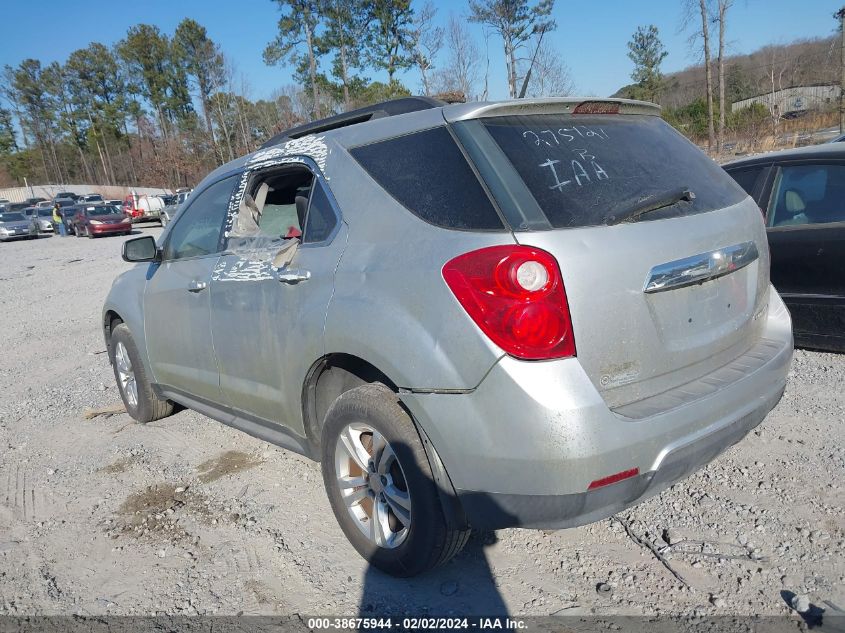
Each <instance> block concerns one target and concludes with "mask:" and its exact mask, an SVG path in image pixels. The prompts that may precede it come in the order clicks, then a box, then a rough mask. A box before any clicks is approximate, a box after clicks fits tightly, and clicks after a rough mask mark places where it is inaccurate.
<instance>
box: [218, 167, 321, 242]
mask: <svg viewBox="0 0 845 633" xmlns="http://www.w3.org/2000/svg"><path fill="white" fill-rule="evenodd" d="M313 179H314V176H313V175H312V174H311V171H310V170H308V169H306V168H304V167H301V166H296V167H283V168H282V169H281V170H279V171H270V172H267V173H262V174H259V176H258V178H257V179H255V180H254V181H253V183H252V186H251V187H250V190H249V193H248V194H247V195H245V196H244V197H243V200H242V201H241V204H240V208H239V209H238V216H237V218H236V219H235V223H234V226H233V227H232V233H231V236H230V240H229V247H230V248H237V247H238V244H239V243H240V242H239V241H238V240H241V241H242V240H244V239H248V238H254V237H265V238H270V239H271V240H278V239H284V238H289V237H301V236H302V233H303V228H304V226H305V216H306V213H307V210H308V200H309V198H310V196H311V183H312V181H313ZM232 238H234V240H233V239H232Z"/></svg>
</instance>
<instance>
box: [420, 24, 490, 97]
mask: <svg viewBox="0 0 845 633" xmlns="http://www.w3.org/2000/svg"><path fill="white" fill-rule="evenodd" d="M445 39H446V50H447V51H448V57H447V58H446V63H445V64H444V66H443V68H442V69H440V70H439V71H438V72H437V73H435V75H434V77H433V81H432V84H433V88H434V90H435V92H437V93H447V92H460V93H462V94H463V95H464V97H465V98H466V99H467V100H470V99H472V98H473V97H475V96H476V94H477V92H476V84H477V83H478V70H479V67H480V66H481V54H480V53H479V51H478V47H477V46H476V44H475V42H474V41H473V39H472V36H471V35H470V33H469V29H467V28H466V26H465V25H464V21H463V20H462V19H461V18H460V17H459V16H456V15H455V14H451V15H450V16H449V24H448V25H447V27H446V38H445Z"/></svg>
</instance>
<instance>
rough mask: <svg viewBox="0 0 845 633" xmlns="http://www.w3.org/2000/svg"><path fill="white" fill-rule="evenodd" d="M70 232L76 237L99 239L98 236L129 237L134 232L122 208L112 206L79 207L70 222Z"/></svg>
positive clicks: (130, 221)
mask: <svg viewBox="0 0 845 633" xmlns="http://www.w3.org/2000/svg"><path fill="white" fill-rule="evenodd" d="M70 230H71V231H72V232H73V234H74V235H76V237H83V236H85V235H87V236H88V237H97V236H98V235H114V234H116V233H120V234H122V235H129V234H130V233H131V232H132V220H130V219H129V218H128V217H126V215H125V214H124V213H123V211H122V210H121V209H120V207H115V206H112V205H106V204H99V205H86V206H82V207H79V208H78V209H77V211H76V213H75V214H74V216H73V218H72V219H71V221H70Z"/></svg>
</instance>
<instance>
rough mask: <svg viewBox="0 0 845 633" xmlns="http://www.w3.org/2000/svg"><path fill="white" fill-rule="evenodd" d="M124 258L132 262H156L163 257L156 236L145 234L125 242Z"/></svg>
mask: <svg viewBox="0 0 845 633" xmlns="http://www.w3.org/2000/svg"><path fill="white" fill-rule="evenodd" d="M121 255H122V256H123V260H124V261H127V262H130V263H137V262H156V261H159V260H160V259H161V256H160V252H159V250H158V246H157V245H156V241H155V238H154V237H153V236H152V235H143V236H141V237H136V238H135V239H132V240H126V241H125V242H124V243H123V252H122V253H121Z"/></svg>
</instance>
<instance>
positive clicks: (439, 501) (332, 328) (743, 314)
mask: <svg viewBox="0 0 845 633" xmlns="http://www.w3.org/2000/svg"><path fill="white" fill-rule="evenodd" d="M124 258H125V259H127V260H128V261H136V262H140V265H138V266H137V267H135V268H134V269H132V270H130V271H128V272H126V273H124V274H123V275H121V276H120V277H118V278H117V279H116V280H115V283H114V285H113V287H112V290H111V292H110V294H109V297H108V298H107V300H106V304H105V307H104V312H103V327H104V332H105V337H106V341H107V344H108V348H109V353H110V358H111V360H112V362H113V364H114V369H115V376H116V379H117V381H118V384H119V385H120V389H121V394H122V395H123V398H124V402H125V404H126V406H127V410H128V411H129V412H130V414H131V415H133V416H134V417H135V418H136V419H138V420H140V421H150V420H153V419H156V418H160V417H162V416H165V415H168V414H169V413H170V412H171V411H172V406H173V403H174V402H176V403H180V404H182V405H184V406H187V407H190V408H193V409H195V410H197V411H200V412H202V413H204V414H206V415H209V416H210V417H212V418H215V419H218V420H220V421H222V422H224V423H226V424H229V425H231V426H234V427H236V428H239V429H242V430H244V431H246V432H248V433H251V434H252V435H254V436H256V437H260V438H262V439H265V440H267V441H270V442H274V443H276V444H278V445H279V446H283V447H286V448H289V449H292V450H295V451H298V452H301V453H303V454H305V455H308V456H310V457H312V458H314V459H318V460H320V461H321V462H322V470H323V476H324V482H325V486H326V491H327V494H328V497H329V500H330V502H331V505H332V508H333V510H334V513H335V516H336V517H337V519H338V521H339V523H340V526H341V527H342V529H343V531H344V532H345V534H346V536H347V537H348V538H349V540H350V542H351V543H352V544H353V545H354V546H355V548H356V549H357V550H358V551H359V552H360V553H361V554H362V555H363V556H364V557H366V558H367V559H368V560H369V561H370V562H371V563H372V564H373V565H375V566H377V567H379V568H380V569H383V570H385V571H388V572H389V573H393V574H396V575H413V574H416V573H420V572H422V571H425V570H426V569H429V568H431V567H433V566H435V565H437V564H439V563H442V562H443V561H445V560H448V559H449V558H450V557H451V556H453V555H454V554H455V553H456V552H457V551H459V550H460V548H461V547H462V546H463V544H464V542H465V541H466V538H467V534H468V530H469V529H470V528H485V529H491V528H501V527H509V526H530V527H547V528H557V527H568V526H575V525H580V524H583V523H587V522H590V521H595V520H597V519H600V518H603V517H606V516H608V515H610V514H612V513H614V512H617V511H618V510H620V509H622V508H624V507H627V506H629V505H631V504H634V503H636V502H638V501H640V500H642V499H644V498H646V497H647V496H649V495H652V494H654V493H656V492H658V491H660V490H661V489H663V488H665V487H666V486H668V485H670V484H671V483H672V482H674V481H677V480H678V479H679V478H681V477H684V476H686V475H687V474H689V473H691V472H692V471H694V470H695V469H696V468H698V467H700V466H701V465H703V464H705V463H707V462H708V461H709V460H711V459H712V458H713V457H715V456H716V455H717V454H719V453H720V452H721V451H723V450H724V449H725V448H726V447H728V446H729V445H731V444H732V443H734V442H736V441H738V440H740V439H741V438H742V437H743V436H744V435H745V434H746V433H747V432H748V431H749V430H750V429H752V428H754V426H756V425H757V424H759V423H760V422H761V421H762V419H763V418H764V417H765V415H766V414H767V413H768V412H769V411H770V410H771V409H772V408H773V407H774V405H775V404H776V403H777V401H778V399H779V398H780V396H781V394H782V392H783V389H784V385H785V381H786V374H787V368H788V365H789V361H790V359H791V356H792V336H791V324H790V319H789V314H788V312H787V311H786V309H785V308H784V306H783V303H782V302H781V300H780V298H779V297H778V295H777V293H776V292H775V291H774V290H773V289H772V287H771V286H770V284H769V273H768V248H767V244H766V236H765V230H764V227H763V223H762V221H761V217H760V212H759V210H758V209H757V207H756V205H755V204H754V202H753V200H751V199H750V198H749V197H748V196H747V195H746V194H745V192H744V191H743V190H742V189H741V188H740V187H738V186H737V185H736V184H735V183H734V182H733V181H732V180H731V179H730V177H728V176H727V174H725V173H724V172H723V171H722V170H720V169H719V168H718V167H717V166H716V165H715V164H714V163H713V162H712V161H710V160H709V159H708V158H707V157H706V156H705V155H704V154H702V153H701V152H700V151H699V150H698V149H697V148H695V147H694V146H693V145H692V144H690V143H689V142H688V141H686V139H684V138H683V137H682V136H680V135H679V134H677V133H676V132H675V131H674V130H672V128H671V127H669V126H668V125H667V124H665V123H664V122H663V121H662V120H661V119H660V117H659V111H658V109H657V107H656V106H652V105H650V104H646V103H642V102H633V101H611V100H608V101H583V100H578V99H550V100H521V101H518V102H503V103H482V104H458V105H445V104H443V103H439V102H436V101H434V100H428V99H419V100H413V99H410V100H403V101H399V102H388V103H387V104H380V105H378V106H373V107H371V108H368V109H366V110H363V111H359V112H353V113H347V114H345V115H340V116H339V117H335V118H333V119H328V120H324V121H319V122H316V123H314V124H310V125H308V126H305V127H303V128H298V129H294V130H290V131H288V132H287V133H284V134H282V135H281V136H280V137H279V138H275V139H273V140H272V141H271V142H269V143H268V144H267V145H266V146H265V147H264V148H263V149H261V150H259V151H258V152H256V153H254V154H251V155H249V156H246V157H244V158H241V159H239V160H237V161H234V162H233V163H229V164H228V165H225V166H223V167H221V168H219V169H218V170H216V171H215V172H213V173H212V174H211V175H209V176H208V177H207V178H206V179H205V181H204V182H202V183H201V184H200V185H199V186H198V187H197V188H196V189H195V191H194V192H193V193H192V195H191V198H190V199H189V200H188V201H187V202H186V204H185V206H184V208H182V209H181V210H180V213H179V215H178V217H177V218H176V219H175V220H174V221H173V222H172V223H171V224H169V225H168V226H167V228H166V229H165V231H164V232H163V233H162V235H161V237H160V239H159V241H158V242H156V241H155V240H154V239H153V238H152V237H150V236H145V237H142V238H137V239H135V240H129V241H127V242H126V243H125V244H124Z"/></svg>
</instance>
